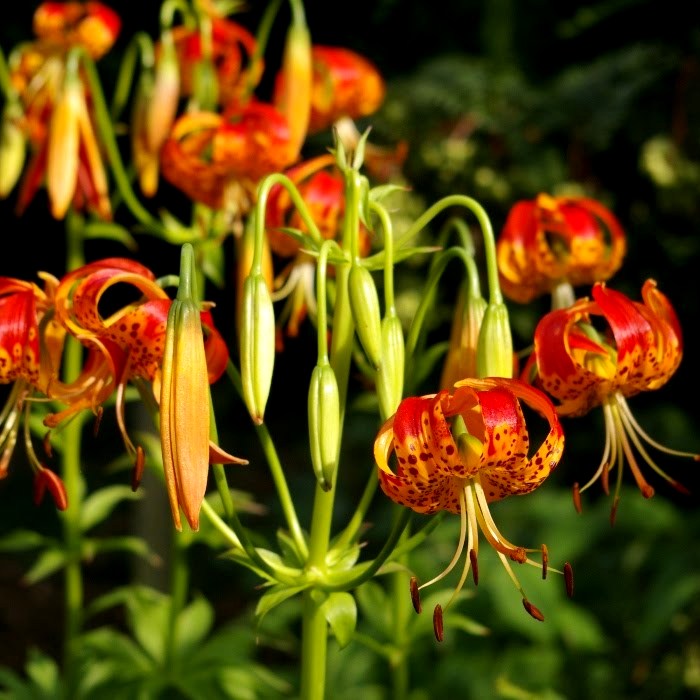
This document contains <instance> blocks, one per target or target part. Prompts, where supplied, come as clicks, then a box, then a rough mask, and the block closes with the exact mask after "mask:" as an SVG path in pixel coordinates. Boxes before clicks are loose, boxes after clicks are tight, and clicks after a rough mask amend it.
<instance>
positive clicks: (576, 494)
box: [572, 482, 583, 515]
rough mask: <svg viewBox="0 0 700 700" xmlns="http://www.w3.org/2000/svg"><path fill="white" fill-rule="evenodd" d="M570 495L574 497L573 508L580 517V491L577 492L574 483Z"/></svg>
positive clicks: (577, 488)
mask: <svg viewBox="0 0 700 700" xmlns="http://www.w3.org/2000/svg"><path fill="white" fill-rule="evenodd" d="M572 495H573V497H574V508H575V509H576V512H577V513H578V514H579V515H580V514H581V511H582V510H583V509H582V508H581V491H579V487H578V482H576V483H575V484H574V486H573V490H572Z"/></svg>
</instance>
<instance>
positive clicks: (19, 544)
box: [0, 530, 55, 552]
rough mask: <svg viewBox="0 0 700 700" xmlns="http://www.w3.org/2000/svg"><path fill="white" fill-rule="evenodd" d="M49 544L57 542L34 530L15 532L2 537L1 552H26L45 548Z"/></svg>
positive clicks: (0, 540)
mask: <svg viewBox="0 0 700 700" xmlns="http://www.w3.org/2000/svg"><path fill="white" fill-rule="evenodd" d="M48 542H55V540H52V539H51V538H49V537H45V536H44V535H40V534H39V533H38V532H34V531H33V530H14V531H13V532H11V533H10V534H9V535H5V537H0V552H24V551H27V550H29V549H37V548H39V547H43V546H44V545H46V544H47V543H48Z"/></svg>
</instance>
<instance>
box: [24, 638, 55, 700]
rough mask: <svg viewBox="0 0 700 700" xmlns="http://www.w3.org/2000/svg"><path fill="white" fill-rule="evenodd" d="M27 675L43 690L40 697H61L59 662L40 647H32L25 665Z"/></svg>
mask: <svg viewBox="0 0 700 700" xmlns="http://www.w3.org/2000/svg"><path fill="white" fill-rule="evenodd" d="M25 671H26V674H27V677H28V678H29V679H30V680H31V681H32V683H33V684H34V685H35V686H36V688H37V689H39V690H40V691H41V695H40V697H45V698H56V699H57V700H58V698H60V697H61V676H60V673H59V670H58V664H57V663H56V662H55V661H54V660H53V659H52V658H51V657H50V656H47V655H46V654H44V653H43V652H42V651H40V650H39V649H30V651H29V659H28V661H27V665H26V667H25Z"/></svg>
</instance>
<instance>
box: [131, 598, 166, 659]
mask: <svg viewBox="0 0 700 700" xmlns="http://www.w3.org/2000/svg"><path fill="white" fill-rule="evenodd" d="M126 609H127V611H128V620H129V627H130V628H131V631H132V632H133V634H134V637H136V640H137V641H138V643H139V644H140V645H141V646H142V647H143V648H144V649H145V650H146V651H147V652H148V654H149V655H150V656H151V658H152V659H153V660H154V661H163V660H164V658H165V630H167V628H168V613H169V612H170V599H169V597H168V596H166V595H164V594H163V593H160V592H159V591H156V590H154V589H151V588H140V589H138V590H137V591H136V592H135V593H134V594H133V595H131V596H130V597H129V598H127V600H126Z"/></svg>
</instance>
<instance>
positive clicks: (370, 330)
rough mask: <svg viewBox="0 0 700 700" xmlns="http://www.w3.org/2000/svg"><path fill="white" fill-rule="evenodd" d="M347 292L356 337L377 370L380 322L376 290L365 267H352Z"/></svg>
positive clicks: (380, 333) (380, 336)
mask: <svg viewBox="0 0 700 700" xmlns="http://www.w3.org/2000/svg"><path fill="white" fill-rule="evenodd" d="M348 291H349V295H350V309H351V310H352V317H353V320H354V321H355V328H356V331H357V337H358V338H359V339H360V343H361V345H362V348H363V349H364V351H365V354H366V355H367V358H368V359H369V361H370V362H371V363H372V365H374V367H376V368H378V367H379V365H380V362H381V341H382V321H381V313H380V311H379V296H378V295H377V288H376V286H375V284H374V279H372V274H371V273H370V271H369V270H368V269H367V268H366V267H362V265H353V266H352V269H351V270H350V274H349V276H348Z"/></svg>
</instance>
